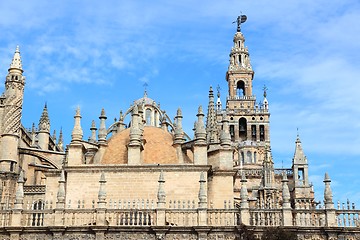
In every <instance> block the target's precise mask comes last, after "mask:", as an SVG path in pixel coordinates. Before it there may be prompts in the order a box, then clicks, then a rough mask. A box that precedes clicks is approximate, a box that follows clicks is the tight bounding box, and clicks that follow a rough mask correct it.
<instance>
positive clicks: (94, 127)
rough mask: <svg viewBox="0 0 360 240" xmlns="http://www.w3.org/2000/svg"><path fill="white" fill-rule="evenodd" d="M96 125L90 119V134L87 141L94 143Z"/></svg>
mask: <svg viewBox="0 0 360 240" xmlns="http://www.w3.org/2000/svg"><path fill="white" fill-rule="evenodd" d="M96 130H97V128H96V125H95V121H94V120H92V122H91V127H90V131H91V136H90V138H89V142H91V143H95V142H96Z"/></svg>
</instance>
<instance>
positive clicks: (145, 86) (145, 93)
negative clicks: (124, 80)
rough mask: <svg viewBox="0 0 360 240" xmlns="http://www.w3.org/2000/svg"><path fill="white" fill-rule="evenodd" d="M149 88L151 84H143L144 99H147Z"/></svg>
mask: <svg viewBox="0 0 360 240" xmlns="http://www.w3.org/2000/svg"><path fill="white" fill-rule="evenodd" d="M148 86H149V84H147V82H144V84H143V87H144V97H147V91H146V89H147V87H148Z"/></svg>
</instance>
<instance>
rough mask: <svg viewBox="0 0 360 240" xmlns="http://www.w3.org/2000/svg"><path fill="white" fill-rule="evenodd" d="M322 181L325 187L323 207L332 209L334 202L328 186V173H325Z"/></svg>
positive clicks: (329, 181)
mask: <svg viewBox="0 0 360 240" xmlns="http://www.w3.org/2000/svg"><path fill="white" fill-rule="evenodd" d="M324 183H325V189H324V202H325V208H326V209H333V208H334V202H333V195H332V191H331V187H330V183H331V179H330V177H329V174H328V173H325V178H324Z"/></svg>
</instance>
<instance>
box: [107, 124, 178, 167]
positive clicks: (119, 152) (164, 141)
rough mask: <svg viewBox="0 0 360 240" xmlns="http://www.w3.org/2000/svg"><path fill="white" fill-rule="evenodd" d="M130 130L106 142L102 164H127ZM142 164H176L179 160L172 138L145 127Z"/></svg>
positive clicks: (161, 130)
mask: <svg viewBox="0 0 360 240" xmlns="http://www.w3.org/2000/svg"><path fill="white" fill-rule="evenodd" d="M129 133H130V128H128V129H125V130H123V131H121V132H119V133H117V134H115V135H114V136H112V137H111V139H110V140H109V142H108V147H107V149H106V151H105V153H104V157H103V159H102V161H101V163H103V164H127V163H128V150H127V146H128V144H129V142H130V137H129ZM143 139H144V141H143V146H144V151H143V163H144V164H177V163H179V159H178V158H177V155H176V149H175V148H174V147H173V136H172V135H171V134H170V133H169V132H167V131H165V130H163V129H161V128H157V127H151V126H145V127H144V133H143Z"/></svg>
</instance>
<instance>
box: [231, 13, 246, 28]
mask: <svg viewBox="0 0 360 240" xmlns="http://www.w3.org/2000/svg"><path fill="white" fill-rule="evenodd" d="M246 19H247V16H246V15H242V14H241V15H240V16H238V17H237V19H236V21H234V22H233V23H237V31H238V32H241V24H242V23H244V22H246Z"/></svg>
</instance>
